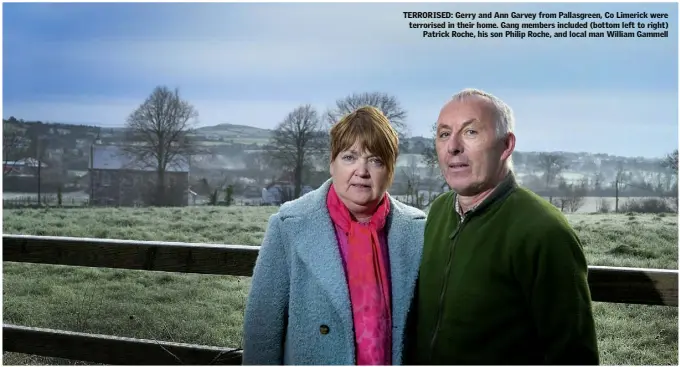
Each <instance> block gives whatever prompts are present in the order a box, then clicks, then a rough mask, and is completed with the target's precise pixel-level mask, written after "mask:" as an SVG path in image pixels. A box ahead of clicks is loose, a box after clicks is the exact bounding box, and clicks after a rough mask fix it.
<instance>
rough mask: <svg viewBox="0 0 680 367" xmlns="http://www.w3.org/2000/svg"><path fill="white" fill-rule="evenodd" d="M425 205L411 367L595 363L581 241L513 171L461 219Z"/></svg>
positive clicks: (450, 204)
mask: <svg viewBox="0 0 680 367" xmlns="http://www.w3.org/2000/svg"><path fill="white" fill-rule="evenodd" d="M454 204H455V195H454V194H453V193H452V192H449V193H446V194H443V195H441V196H440V197H439V198H437V199H436V200H435V201H434V202H433V203H432V206H431V209H430V211H429V213H428V217H427V222H426V227H425V247H424V249H423V257H422V263H421V267H420V278H419V281H418V286H417V289H418V290H417V295H416V299H414V309H413V310H412V312H413V314H412V317H414V319H412V320H411V322H412V323H413V324H412V325H413V327H414V330H413V332H414V334H413V335H412V337H411V338H410V340H411V342H412V343H413V344H412V345H410V346H407V347H408V348H410V349H411V354H410V355H407V358H408V360H406V361H405V363H407V364H486V365H496V364H568V365H574V364H599V357H598V348H597V340H596V336H595V327H594V321H593V315H592V309H591V297H590V291H589V288H588V281H587V266H586V260H585V257H584V254H583V250H582V247H581V243H580V241H579V239H578V237H577V236H576V234H575V232H574V231H573V229H572V228H571V227H570V225H569V223H568V222H567V220H566V218H565V217H564V216H563V215H562V213H561V212H560V211H559V210H558V209H557V208H555V207H554V206H553V205H551V204H550V203H548V202H547V201H546V200H544V199H543V198H541V197H539V196H538V195H536V194H534V193H532V192H531V191H529V190H527V189H524V188H522V187H519V186H518V185H517V184H516V182H515V180H514V177H513V175H512V173H511V174H509V175H508V176H507V178H506V179H505V180H504V181H503V182H502V183H501V184H500V185H499V186H498V188H497V189H496V190H494V192H493V193H492V194H491V195H490V196H489V197H488V198H486V199H485V200H484V201H483V202H482V203H481V204H480V205H479V206H478V207H477V208H476V209H474V210H472V211H470V212H468V213H466V215H465V218H464V220H462V221H461V217H460V216H459V215H458V213H457V212H456V210H455V208H454Z"/></svg>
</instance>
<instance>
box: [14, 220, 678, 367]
mask: <svg viewBox="0 0 680 367" xmlns="http://www.w3.org/2000/svg"><path fill="white" fill-rule="evenodd" d="M274 211H276V208H274V207H246V208H244V207H238V208H227V207H219V208H218V207H189V208H178V209H113V208H109V209H51V210H50V209H16V210H5V211H4V212H3V221H4V223H3V227H4V228H3V230H4V233H12V234H32V235H53V236H76V237H98V238H120V239H133V240H165V241H182V242H211V243H231V244H246V245H259V244H260V241H261V240H262V237H263V235H264V230H265V227H266V223H267V218H268V216H269V215H270V214H271V213H273V212H274ZM568 217H569V220H570V222H571V223H572V224H573V225H574V227H575V228H576V230H577V232H578V233H579V235H580V237H581V239H582V240H583V243H584V246H585V251H586V254H587V257H588V261H589V264H590V265H609V266H628V267H645V268H666V269H677V258H678V249H677V247H678V246H677V244H678V237H677V233H678V231H677V216H676V215H666V216H664V215H626V214H574V215H569V216H568ZM249 286H250V278H248V277H233V276H211V275H193V274H171V273H153V272H144V271H135V270H113V269H97V268H74V267H64V266H51V265H33V264H15V263H4V264H3V293H4V297H3V311H4V316H3V318H4V320H3V321H4V322H5V323H13V324H19V325H26V326H34V327H47V328H57V329H65V330H72V331H82V332H91V333H102V334H111V335H120V336H128V337H137V338H149V339H157V340H167V341H175V342H185V343H199V344H208V345H218V346H225V347H238V346H240V345H241V326H242V322H243V311H244V304H245V298H246V295H247V292H248V288H249ZM594 307H595V317H596V323H597V333H598V340H599V346H600V355H601V362H602V363H603V364H613V365H621V364H625V365H677V364H678V309H677V308H675V307H662V306H644V305H624V304H605V303H595V305H594ZM4 357H5V358H4V363H5V364H57V363H62V364H64V363H69V361H63V360H56V359H51V358H42V357H36V356H26V355H21V354H14V353H5V355H4Z"/></svg>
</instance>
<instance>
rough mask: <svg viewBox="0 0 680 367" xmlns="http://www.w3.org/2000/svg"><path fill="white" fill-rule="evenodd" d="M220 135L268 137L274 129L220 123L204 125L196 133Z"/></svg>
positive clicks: (225, 136)
mask: <svg viewBox="0 0 680 367" xmlns="http://www.w3.org/2000/svg"><path fill="white" fill-rule="evenodd" d="M210 134H214V135H219V136H220V137H224V138H232V139H233V138H257V139H268V138H269V137H270V136H271V134H272V130H269V129H261V128H259V127H254V126H248V125H235V124H218V125H214V126H204V127H200V128H198V129H196V135H210Z"/></svg>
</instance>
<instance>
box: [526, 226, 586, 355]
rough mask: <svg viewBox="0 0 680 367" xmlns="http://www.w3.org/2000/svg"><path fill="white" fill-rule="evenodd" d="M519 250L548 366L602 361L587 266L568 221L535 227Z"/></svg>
mask: <svg viewBox="0 0 680 367" xmlns="http://www.w3.org/2000/svg"><path fill="white" fill-rule="evenodd" d="M520 242H523V245H522V246H523V250H520V251H516V252H515V259H514V260H515V261H514V268H515V271H516V274H518V278H519V281H520V283H521V286H522V289H523V292H524V294H525V296H526V299H527V303H528V304H529V306H530V309H531V313H532V316H533V319H534V325H535V327H536V330H537V332H538V336H539V340H540V341H541V346H542V348H543V350H544V351H545V352H544V355H545V360H544V363H545V364H546V365H556V364H557V365H597V364H599V356H598V347H597V338H596V333H595V322H594V318H593V311H592V300H591V296H590V289H589V286H588V267H587V264H586V258H585V255H584V253H583V249H582V247H581V243H580V241H579V239H578V237H577V236H576V233H575V232H574V231H573V230H572V229H571V228H570V227H569V225H568V224H567V223H562V224H559V225H550V226H549V228H541V229H537V230H536V231H534V232H533V233H531V234H529V235H528V238H526V239H525V241H520Z"/></svg>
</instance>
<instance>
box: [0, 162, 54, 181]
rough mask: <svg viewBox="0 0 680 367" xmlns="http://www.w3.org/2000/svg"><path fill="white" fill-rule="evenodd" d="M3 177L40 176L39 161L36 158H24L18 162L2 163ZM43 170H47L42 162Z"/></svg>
mask: <svg viewBox="0 0 680 367" xmlns="http://www.w3.org/2000/svg"><path fill="white" fill-rule="evenodd" d="M2 166H3V167H2V168H3V175H7V176H30V177H34V176H37V174H38V160H36V159H35V158H23V159H19V160H17V161H3V162H2ZM40 167H41V169H45V168H47V164H45V162H40Z"/></svg>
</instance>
